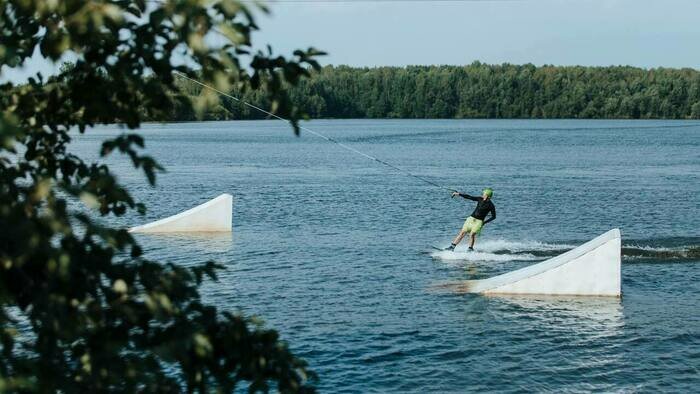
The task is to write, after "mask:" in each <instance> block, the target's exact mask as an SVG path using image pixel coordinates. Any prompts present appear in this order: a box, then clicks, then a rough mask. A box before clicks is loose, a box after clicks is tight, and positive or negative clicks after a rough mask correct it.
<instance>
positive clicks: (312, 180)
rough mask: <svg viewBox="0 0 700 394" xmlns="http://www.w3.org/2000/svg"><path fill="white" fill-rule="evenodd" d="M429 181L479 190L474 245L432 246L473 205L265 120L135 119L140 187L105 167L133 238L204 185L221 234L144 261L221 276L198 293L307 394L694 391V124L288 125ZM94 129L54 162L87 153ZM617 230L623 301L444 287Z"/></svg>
mask: <svg viewBox="0 0 700 394" xmlns="http://www.w3.org/2000/svg"><path fill="white" fill-rule="evenodd" d="M305 125H306V126H308V127H310V128H311V129H313V130H316V131H319V132H322V133H325V134H327V135H329V136H331V137H332V138H335V139H337V140H338V141H340V142H342V143H344V144H347V145H348V146H350V147H352V148H354V149H359V150H361V151H363V152H366V153H367V154H369V155H372V156H376V157H378V158H381V159H382V160H385V161H387V162H390V163H392V164H393V165H396V166H399V167H400V168H402V169H405V170H406V171H409V172H411V173H414V174H416V175H418V176H420V177H424V178H426V179H429V180H430V181H431V182H435V183H438V184H440V185H444V186H445V187H447V188H450V187H451V188H457V189H459V190H462V191H465V192H467V193H472V194H478V193H479V192H480V190H481V189H482V188H483V187H486V186H489V187H492V188H494V190H495V198H494V202H495V204H496V207H497V211H498V219H497V220H496V221H495V222H493V223H490V224H488V225H487V226H486V227H485V230H484V232H483V234H482V235H481V237H480V238H479V240H478V242H477V245H476V249H477V251H476V252H474V253H471V254H470V253H467V252H465V251H464V249H461V250H460V249H458V251H457V253H453V254H441V253H440V252H433V251H431V248H430V245H441V246H444V245H447V244H448V243H449V241H450V239H451V238H452V237H453V236H454V235H455V234H456V232H457V231H458V229H459V228H460V227H461V225H462V222H463V221H464V219H465V218H466V216H468V214H469V213H470V212H471V210H472V208H473V203H471V202H469V201H465V200H463V199H457V198H456V199H451V198H450V196H449V192H448V191H447V189H440V188H436V187H434V186H432V185H430V184H428V183H424V182H421V181H420V180H418V179H416V178H413V177H410V176H406V175H404V174H402V173H398V172H396V171H395V170H392V169H389V168H386V167H385V166H382V165H381V164H379V163H377V162H374V161H371V160H368V159H367V158H364V157H361V156H359V155H357V154H354V153H352V152H349V151H347V150H344V149H342V148H340V147H338V146H336V145H333V144H331V143H329V142H327V141H325V140H322V139H320V138H317V137H315V136H313V135H310V134H309V133H303V132H302V135H301V137H295V136H294V135H293V133H292V131H291V129H290V128H289V126H288V125H285V124H283V123H280V122H275V121H250V122H247V121H240V122H207V123H180V124H148V125H144V126H143V128H142V129H141V130H140V133H142V134H143V135H144V136H145V137H146V144H147V149H146V151H147V152H148V153H149V154H151V155H153V156H154V157H156V158H157V159H158V160H159V161H160V163H161V164H163V165H164V167H165V168H166V169H167V172H166V173H164V174H161V175H160V176H159V177H158V183H157V185H156V187H155V188H151V187H148V186H147V184H146V182H145V178H144V177H143V175H141V174H139V173H138V172H136V171H134V170H132V169H130V164H129V161H128V160H126V159H124V158H118V157H115V158H110V159H109V160H108V163H109V164H111V165H112V166H113V167H112V168H113V169H114V171H115V172H116V173H117V174H119V176H120V179H121V180H122V182H123V183H125V184H126V185H128V186H129V187H130V190H131V191H132V192H133V194H134V195H135V196H136V197H137V198H138V199H139V200H141V201H143V202H145V203H146V204H147V206H148V208H149V210H148V213H147V215H146V216H145V217H139V216H138V215H127V216H125V217H122V218H116V219H114V218H110V219H109V221H110V223H111V224H113V225H116V226H132V225H137V224H142V223H144V222H147V221H151V220H154V219H157V218H161V217H164V216H168V215H171V214H174V213H177V212H179V211H182V210H184V209H187V208H190V207H192V206H195V205H197V204H200V203H202V202H204V201H206V200H208V199H211V198H213V197H216V196H217V195H219V194H221V193H230V194H232V195H233V196H234V199H235V201H234V219H233V226H234V231H233V234H231V235H217V236H214V235H205V236H194V235H178V236H140V237H139V240H140V242H141V243H142V245H143V246H144V249H145V250H146V255H147V257H149V258H153V259H159V260H163V261H170V262H174V263H177V264H181V265H191V264H196V263H201V262H204V261H207V260H209V259H215V260H217V261H219V262H221V263H223V264H224V265H225V266H226V267H227V269H226V270H225V271H223V272H221V274H220V280H219V281H218V282H216V283H209V284H207V285H206V286H205V287H204V294H205V298H206V300H207V301H210V302H212V303H215V304H216V305H218V306H219V307H220V308H222V309H224V310H231V311H241V312H243V313H246V314H248V315H257V316H260V317H261V318H262V319H263V320H264V321H265V322H266V325H267V326H269V327H274V328H275V329H277V330H279V331H280V333H281V335H282V337H283V338H284V339H285V340H286V341H288V343H289V344H290V347H291V348H292V349H293V351H294V352H295V353H296V354H297V355H299V356H301V357H303V358H305V359H306V360H307V361H308V362H309V364H310V367H311V369H313V370H314V371H316V373H317V374H318V375H319V381H318V388H319V389H320V390H321V391H323V392H334V393H336V392H337V393H342V392H467V391H502V392H523V391H555V392H561V391H565V392H584V391H615V392H619V391H623V392H638V391H639V392H656V391H672V392H691V391H697V390H698V387H700V304H699V301H700V284H699V283H700V251H699V249H698V248H699V247H700V230H698V213H699V207H700V197H699V196H700V122H697V121H696V122H692V121H591V120H329V121H313V122H309V123H306V124H305ZM123 131H124V130H122V129H119V128H118V127H101V128H97V129H95V130H91V131H89V132H88V133H87V134H86V135H83V136H80V137H78V138H76V141H75V143H74V144H73V146H72V148H71V149H72V150H73V151H74V152H76V153H79V154H80V155H85V156H91V157H95V158H96V157H97V156H96V154H97V152H98V147H99V144H100V141H102V140H103V139H105V138H108V137H110V136H114V135H117V134H119V133H121V132H123ZM616 227H618V228H620V229H621V231H622V234H623V266H622V288H623V293H624V296H623V298H622V299H607V298H588V297H578V298H551V297H550V298H548V297H496V298H490V297H482V296H478V295H470V294H467V295H465V294H457V293H452V292H450V291H445V290H441V289H440V283H443V282H446V281H454V280H461V279H479V278H484V277H488V276H492V275H495V274H499V273H503V272H506V271H509V270H512V269H516V268H519V267H522V266H525V265H527V264H532V263H533V262H536V261H541V260H543V259H546V258H548V257H551V256H554V255H557V254H559V253H562V252H564V251H566V250H568V249H570V248H572V247H574V246H576V245H577V244H580V243H582V242H585V241H586V240H589V239H591V238H593V237H595V236H597V235H599V234H601V233H603V232H605V231H607V230H610V229H611V228H616Z"/></svg>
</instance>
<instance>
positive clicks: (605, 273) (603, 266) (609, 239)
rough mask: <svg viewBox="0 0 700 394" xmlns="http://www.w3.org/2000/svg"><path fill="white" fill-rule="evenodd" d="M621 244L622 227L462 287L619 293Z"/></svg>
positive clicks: (498, 291) (522, 291) (514, 291)
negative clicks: (563, 251) (512, 269)
mask: <svg viewBox="0 0 700 394" xmlns="http://www.w3.org/2000/svg"><path fill="white" fill-rule="evenodd" d="M621 246H622V245H621V240H620V230H619V229H613V230H610V231H608V232H607V233H605V234H603V235H601V236H599V237H597V238H595V239H593V240H591V241H589V242H586V243H585V244H583V245H581V246H579V247H577V248H575V249H572V250H570V251H568V252H566V253H564V254H561V255H559V256H557V257H554V258H551V259H549V260H545V261H543V262H541V263H538V264H533V265H531V266H528V267H525V268H521V269H519V270H515V271H511V272H508V273H506V274H503V275H498V276H494V277H492V278H488V279H484V280H471V281H466V283H463V287H462V286H460V287H462V288H463V289H464V290H466V291H467V292H470V293H482V294H540V295H575V296H579V295H580V296H611V297H619V296H620V295H621V294H622V292H621V289H620V280H621V279H620V263H621V255H620V254H621Z"/></svg>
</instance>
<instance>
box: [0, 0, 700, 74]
mask: <svg viewBox="0 0 700 394" xmlns="http://www.w3.org/2000/svg"><path fill="white" fill-rule="evenodd" d="M286 1H287V0H285V2H282V3H272V5H271V9H272V14H271V15H260V16H259V17H258V22H259V24H260V27H261V30H262V31H260V32H258V33H256V34H255V35H254V37H253V38H254V41H255V42H257V43H270V44H272V46H273V48H274V49H275V50H276V51H277V52H280V53H284V54H289V53H290V52H291V51H292V50H293V49H295V48H300V47H303V48H305V47H308V46H314V47H317V48H319V49H322V50H325V51H327V52H329V56H327V57H325V58H323V60H322V63H323V64H349V65H353V66H384V65H392V66H403V65H408V64H469V63H471V62H473V61H475V60H479V61H481V62H485V63H504V62H508V63H515V64H522V63H534V64H536V65H542V64H554V65H596V66H607V65H621V64H622V65H633V66H640V67H646V68H650V67H692V68H697V69H700V21H699V16H700V0H510V1H509V0H500V1H499V0H496V1H493V0H475V1H465V0H461V1H460V0H456V1H455V0H449V1H420V0H419V1H386V0H385V1H380V2H372V1H352V0H344V1H341V2H334V1H322V2H314V1H313V0H306V1H302V2H299V1H290V2H286ZM54 69H55V68H54V66H52V65H50V64H48V63H46V62H42V61H41V59H40V58H38V57H35V58H34V59H32V61H31V62H28V64H27V66H26V67H25V70H24V71H23V72H11V71H10V70H7V69H3V70H2V78H1V79H2V80H7V79H11V80H18V79H24V78H26V75H27V74H32V73H34V72H36V71H39V70H40V71H43V72H44V73H50V72H52V71H53V70H54Z"/></svg>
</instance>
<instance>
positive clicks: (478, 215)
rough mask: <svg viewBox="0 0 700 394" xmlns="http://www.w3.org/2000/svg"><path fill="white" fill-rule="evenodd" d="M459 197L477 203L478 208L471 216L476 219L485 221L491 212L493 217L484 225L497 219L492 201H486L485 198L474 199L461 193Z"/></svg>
mask: <svg viewBox="0 0 700 394" xmlns="http://www.w3.org/2000/svg"><path fill="white" fill-rule="evenodd" d="M459 196H460V197H464V198H466V199H467V200H472V201H476V202H477V203H476V208H474V212H472V214H471V216H472V217H473V218H474V219H479V220H484V219H486V215H488V213H489V212H491V217H489V218H488V220H484V224H486V223H488V222H490V221H493V220H495V219H496V206H495V205H493V203H492V202H491V199H488V200H484V198H483V197H474V196H470V195H469V194H466V193H459Z"/></svg>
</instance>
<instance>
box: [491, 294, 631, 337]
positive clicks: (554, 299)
mask: <svg viewBox="0 0 700 394" xmlns="http://www.w3.org/2000/svg"><path fill="white" fill-rule="evenodd" d="M487 297H490V298H492V299H495V300H498V301H501V302H503V303H504V306H505V304H507V305H508V306H509V307H515V308H517V309H516V310H519V311H520V312H518V313H530V312H532V311H536V312H538V314H537V316H539V317H540V318H542V320H543V321H547V320H551V321H552V322H554V321H558V322H561V320H562V319H565V320H572V321H581V322H584V323H585V322H590V323H591V324H595V327H596V328H597V329H602V330H605V331H617V330H618V329H620V328H621V327H622V325H623V313H622V302H621V299H620V298H618V297H572V296H546V295H533V296H524V295H523V296H521V295H488V296H487Z"/></svg>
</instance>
